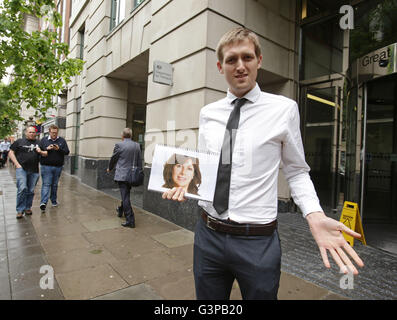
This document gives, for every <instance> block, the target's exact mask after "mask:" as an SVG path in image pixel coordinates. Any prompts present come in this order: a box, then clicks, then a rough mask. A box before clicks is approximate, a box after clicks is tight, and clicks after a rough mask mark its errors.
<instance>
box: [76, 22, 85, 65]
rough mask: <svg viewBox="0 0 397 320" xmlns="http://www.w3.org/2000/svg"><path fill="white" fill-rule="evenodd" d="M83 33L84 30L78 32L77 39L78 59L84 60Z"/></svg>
mask: <svg viewBox="0 0 397 320" xmlns="http://www.w3.org/2000/svg"><path fill="white" fill-rule="evenodd" d="M84 32H85V29H84V28H83V29H80V30H79V37H80V46H79V47H80V50H79V57H78V58H79V59H81V60H84Z"/></svg>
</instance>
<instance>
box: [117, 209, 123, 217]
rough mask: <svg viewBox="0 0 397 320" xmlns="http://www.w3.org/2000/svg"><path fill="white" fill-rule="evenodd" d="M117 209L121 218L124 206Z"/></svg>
mask: <svg viewBox="0 0 397 320" xmlns="http://www.w3.org/2000/svg"><path fill="white" fill-rule="evenodd" d="M116 211H117V216H118V217H119V218H121V217H122V216H123V208H122V207H117V208H116Z"/></svg>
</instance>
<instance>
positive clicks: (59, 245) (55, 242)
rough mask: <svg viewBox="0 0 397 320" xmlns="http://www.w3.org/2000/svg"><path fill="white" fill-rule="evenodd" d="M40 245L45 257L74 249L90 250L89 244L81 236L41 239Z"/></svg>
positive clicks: (90, 245)
mask: <svg viewBox="0 0 397 320" xmlns="http://www.w3.org/2000/svg"><path fill="white" fill-rule="evenodd" d="M41 245H42V247H43V248H44V251H45V252H46V254H47V255H52V254H60V253H66V252H67V251H71V250H75V249H83V248H90V247H92V244H91V243H89V242H88V241H87V240H86V239H85V238H84V237H83V236H82V235H81V234H77V235H69V236H60V237H59V236H58V237H56V238H55V239H47V238H45V239H42V240H41Z"/></svg>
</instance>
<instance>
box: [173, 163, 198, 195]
mask: <svg viewBox="0 0 397 320" xmlns="http://www.w3.org/2000/svg"><path fill="white" fill-rule="evenodd" d="M193 177H194V167H193V161H192V159H187V160H186V161H185V162H184V163H183V164H179V163H177V164H175V165H174V168H173V169H172V181H174V184H175V187H184V188H186V189H187V187H188V186H189V184H190V181H192V179H193Z"/></svg>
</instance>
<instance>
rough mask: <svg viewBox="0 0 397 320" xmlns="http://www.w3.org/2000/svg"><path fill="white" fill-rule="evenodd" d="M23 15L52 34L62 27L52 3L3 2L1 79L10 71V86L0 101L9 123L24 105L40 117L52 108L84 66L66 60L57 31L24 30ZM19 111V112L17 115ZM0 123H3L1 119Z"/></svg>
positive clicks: (46, 0)
mask: <svg viewBox="0 0 397 320" xmlns="http://www.w3.org/2000/svg"><path fill="white" fill-rule="evenodd" d="M26 15H31V16H35V17H37V18H42V19H48V20H49V21H50V23H51V25H52V26H53V29H54V30H57V28H58V27H60V26H61V25H62V18H61V16H60V14H59V13H58V12H56V10H55V8H54V1H53V0H35V1H27V0H3V5H2V6H1V12H0V77H1V78H3V77H4V76H6V74H7V70H9V69H10V68H12V69H11V70H12V71H11V82H10V83H9V85H8V86H7V87H6V89H4V88H5V87H3V89H4V90H3V89H2V90H0V100H1V101H3V103H4V104H6V105H7V107H4V108H3V107H2V108H3V109H4V110H6V109H7V110H8V111H10V109H12V110H13V112H9V115H8V119H17V118H18V117H19V109H20V106H21V104H22V103H23V102H25V103H27V107H28V108H33V109H35V110H36V114H37V115H38V116H40V117H42V116H44V115H45V113H46V111H47V110H48V109H49V108H53V107H55V104H54V102H53V100H54V97H55V96H57V95H58V94H59V93H60V91H61V90H62V89H63V88H64V87H65V85H66V84H67V83H69V82H70V77H73V76H76V75H78V74H80V72H81V70H82V68H83V64H84V62H83V61H82V60H80V59H71V58H67V56H68V55H69V47H68V45H67V44H65V43H60V42H58V41H59V39H58V34H57V32H56V31H50V30H41V31H33V32H31V33H27V32H25V31H24V30H23V26H24V24H25V17H26ZM17 111H18V112H17ZM1 114H2V113H0V122H1V121H2V120H4V119H5V117H4V116H3V118H2V116H1Z"/></svg>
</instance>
